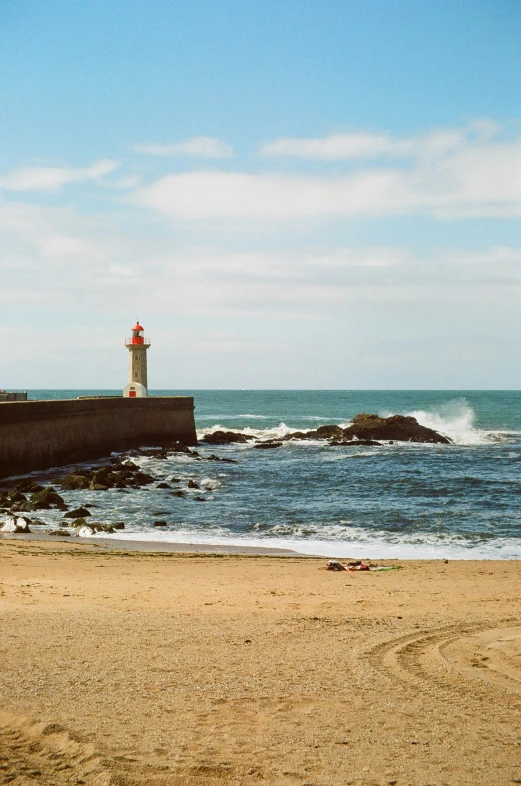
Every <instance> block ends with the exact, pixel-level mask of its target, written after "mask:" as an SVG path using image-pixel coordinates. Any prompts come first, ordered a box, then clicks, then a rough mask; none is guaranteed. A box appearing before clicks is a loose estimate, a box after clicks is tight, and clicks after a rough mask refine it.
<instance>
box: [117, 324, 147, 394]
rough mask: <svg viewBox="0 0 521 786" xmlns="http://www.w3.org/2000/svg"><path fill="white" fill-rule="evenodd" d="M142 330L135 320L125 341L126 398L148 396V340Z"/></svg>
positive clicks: (124, 392) (124, 391)
mask: <svg viewBox="0 0 521 786" xmlns="http://www.w3.org/2000/svg"><path fill="white" fill-rule="evenodd" d="M143 333H144V328H143V327H142V326H141V325H140V324H139V320H136V324H135V325H134V327H133V328H132V336H131V338H126V339H125V346H126V347H127V349H128V351H129V364H128V385H126V387H125V388H124V389H123V396H124V397H126V398H142V397H143V396H148V390H147V388H148V379H147V349H148V348H149V346H150V339H148V338H144V337H143Z"/></svg>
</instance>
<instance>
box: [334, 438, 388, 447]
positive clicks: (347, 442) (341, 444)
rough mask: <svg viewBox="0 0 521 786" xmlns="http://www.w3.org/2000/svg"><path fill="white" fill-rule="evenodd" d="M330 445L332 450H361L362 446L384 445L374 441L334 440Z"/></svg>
mask: <svg viewBox="0 0 521 786" xmlns="http://www.w3.org/2000/svg"><path fill="white" fill-rule="evenodd" d="M329 445H330V446H331V447H332V448H337V447H343V448H346V447H347V448H359V447H360V446H361V445H362V446H363V447H373V446H375V445H376V446H379V447H382V443H381V442H376V441H375V440H374V439H333V440H332V441H331V442H330V443H329Z"/></svg>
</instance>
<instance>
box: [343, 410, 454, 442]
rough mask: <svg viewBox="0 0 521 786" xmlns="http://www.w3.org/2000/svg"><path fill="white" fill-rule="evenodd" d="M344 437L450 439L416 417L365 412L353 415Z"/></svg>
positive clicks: (427, 440) (420, 440)
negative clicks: (386, 416) (387, 415)
mask: <svg viewBox="0 0 521 786" xmlns="http://www.w3.org/2000/svg"><path fill="white" fill-rule="evenodd" d="M344 437H347V438H348V439H350V438H351V439H352V438H353V437H356V438H357V439H386V440H388V439H392V440H397V441H400V442H435V443H441V444H443V445H450V444H451V440H450V439H448V438H447V437H444V436H443V435H442V434H438V432H437V431H434V430H433V429H431V428H427V427H426V426H421V425H420V424H419V423H418V421H417V420H416V418H413V417H410V416H406V415H391V416H390V417H388V418H381V417H379V416H378V415H371V414H368V413H366V412H363V413H361V414H360V415H355V417H354V418H353V422H352V424H351V426H348V428H345V429H344Z"/></svg>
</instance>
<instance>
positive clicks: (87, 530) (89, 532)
mask: <svg viewBox="0 0 521 786" xmlns="http://www.w3.org/2000/svg"><path fill="white" fill-rule="evenodd" d="M94 534H95V533H94V530H93V529H92V527H88V526H85V527H81V529H80V531H79V532H78V537H79V538H91V537H92V536H93V535H94Z"/></svg>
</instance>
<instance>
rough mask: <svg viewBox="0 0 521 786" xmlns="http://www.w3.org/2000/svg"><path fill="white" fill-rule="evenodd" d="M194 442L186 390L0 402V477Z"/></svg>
mask: <svg viewBox="0 0 521 786" xmlns="http://www.w3.org/2000/svg"><path fill="white" fill-rule="evenodd" d="M174 440H181V441H182V442H184V443H185V444H186V445H195V444H196V443H197V436H196V432H195V420H194V399H193V397H192V396H158V397H150V398H135V399H129V398H123V397H121V398H90V399H81V400H80V399H68V400H63V401H7V402H0V477H4V478H5V477H9V476H11V475H20V474H23V473H26V472H31V471H33V470H38V469H48V468H49V467H53V466H60V465H63V464H69V463H72V462H75V461H86V460H88V459H94V458H102V457H103V456H108V455H109V454H110V453H111V452H112V451H118V450H126V449H128V448H131V447H139V446H140V445H145V444H146V445H168V443H170V442H172V441H174Z"/></svg>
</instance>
